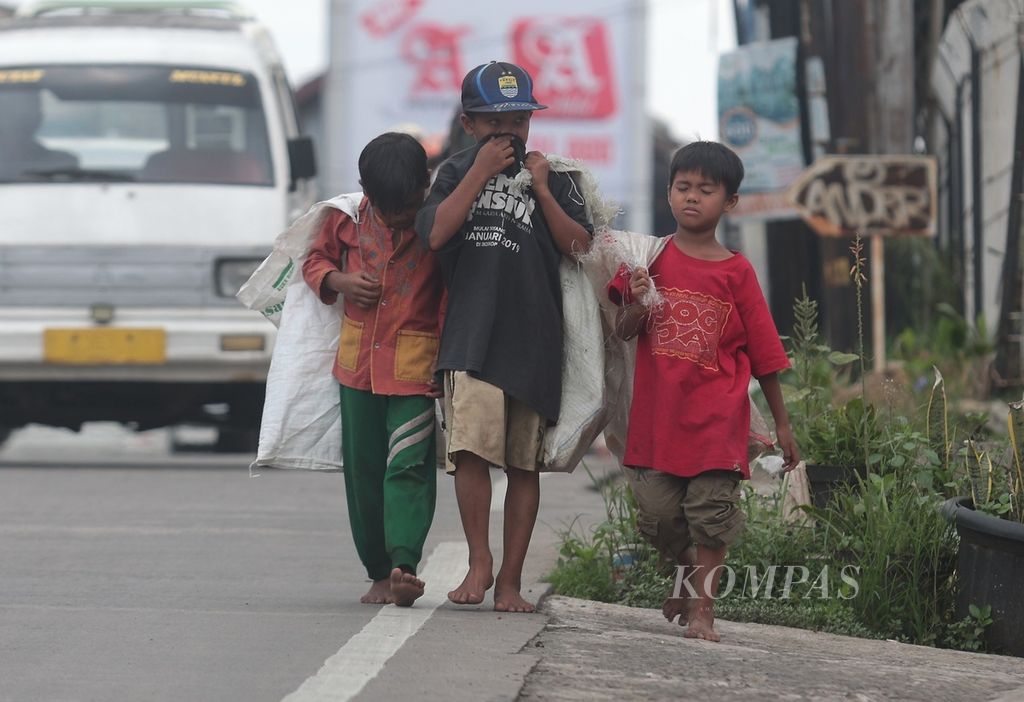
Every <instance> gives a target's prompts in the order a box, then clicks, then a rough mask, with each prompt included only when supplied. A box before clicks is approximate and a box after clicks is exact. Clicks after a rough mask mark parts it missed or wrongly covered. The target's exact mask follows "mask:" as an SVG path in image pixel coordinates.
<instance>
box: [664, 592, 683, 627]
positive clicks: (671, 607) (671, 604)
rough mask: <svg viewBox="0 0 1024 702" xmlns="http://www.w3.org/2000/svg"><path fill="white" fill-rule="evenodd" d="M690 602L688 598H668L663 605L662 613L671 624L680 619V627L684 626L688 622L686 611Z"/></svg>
mask: <svg viewBox="0 0 1024 702" xmlns="http://www.w3.org/2000/svg"><path fill="white" fill-rule="evenodd" d="M688 601H689V598H686V597H666V598H665V601H664V602H663V603H662V604H661V613H662V615H664V617H665V619H667V620H669V621H670V622H671V621H672V620H673V619H675V618H676V617H679V625H680V626H682V625H683V624H685V623H686V620H687V611H686V610H687V603H688ZM680 615H682V616H680Z"/></svg>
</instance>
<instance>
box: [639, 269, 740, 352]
mask: <svg viewBox="0 0 1024 702" xmlns="http://www.w3.org/2000/svg"><path fill="white" fill-rule="evenodd" d="M661 295H662V297H663V298H664V299H665V305H664V307H662V309H661V312H660V313H659V314H658V316H657V317H656V318H655V322H654V328H653V330H652V331H651V352H652V353H657V354H663V355H665V356H675V357H677V358H685V359H686V360H688V361H693V362H694V363H696V364H698V365H700V366H703V367H704V368H707V369H708V370H715V371H716V370H718V340H719V339H721V338H722V331H723V330H724V329H725V325H726V323H727V322H728V321H729V314H730V313H731V312H732V305H731V304H729V303H728V302H725V301H724V300H719V299H718V298H715V297H712V296H711V295H702V294H701V293H698V292H693V291H692V290H680V289H678V288H666V289H664V290H661Z"/></svg>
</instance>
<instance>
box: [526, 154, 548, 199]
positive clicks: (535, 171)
mask: <svg viewBox="0 0 1024 702" xmlns="http://www.w3.org/2000/svg"><path fill="white" fill-rule="evenodd" d="M523 165H524V166H525V167H526V170H528V171H530V174H531V175H532V176H533V185H531V186H530V187H531V188H533V190H534V192H536V191H538V190H546V189H547V187H548V173H549V172H550V171H551V164H550V163H548V159H547V157H546V156H545V155H544V154H542V153H541V152H540V151H531V152H529V153H528V154H526V161H525V162H524V163H523Z"/></svg>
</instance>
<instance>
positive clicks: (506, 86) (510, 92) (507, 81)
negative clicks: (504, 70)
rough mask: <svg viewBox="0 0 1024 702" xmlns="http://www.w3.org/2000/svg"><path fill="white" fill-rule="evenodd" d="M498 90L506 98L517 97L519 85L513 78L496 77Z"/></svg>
mask: <svg viewBox="0 0 1024 702" xmlns="http://www.w3.org/2000/svg"><path fill="white" fill-rule="evenodd" d="M498 90H500V91H501V94H502V95H504V96H505V97H507V98H514V97H515V96H517V95H519V83H518V81H516V77H515V76H498Z"/></svg>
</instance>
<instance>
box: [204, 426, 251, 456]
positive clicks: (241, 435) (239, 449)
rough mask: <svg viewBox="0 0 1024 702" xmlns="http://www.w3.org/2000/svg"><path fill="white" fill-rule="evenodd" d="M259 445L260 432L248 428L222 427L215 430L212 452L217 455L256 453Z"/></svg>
mask: <svg viewBox="0 0 1024 702" xmlns="http://www.w3.org/2000/svg"><path fill="white" fill-rule="evenodd" d="M259 444H260V430H259V429H258V428H257V429H252V428H248V427H222V428H221V429H218V430H217V443H215V444H214V445H213V450H214V451H217V452H218V453H250V454H254V455H255V453H256V449H257V448H259Z"/></svg>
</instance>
